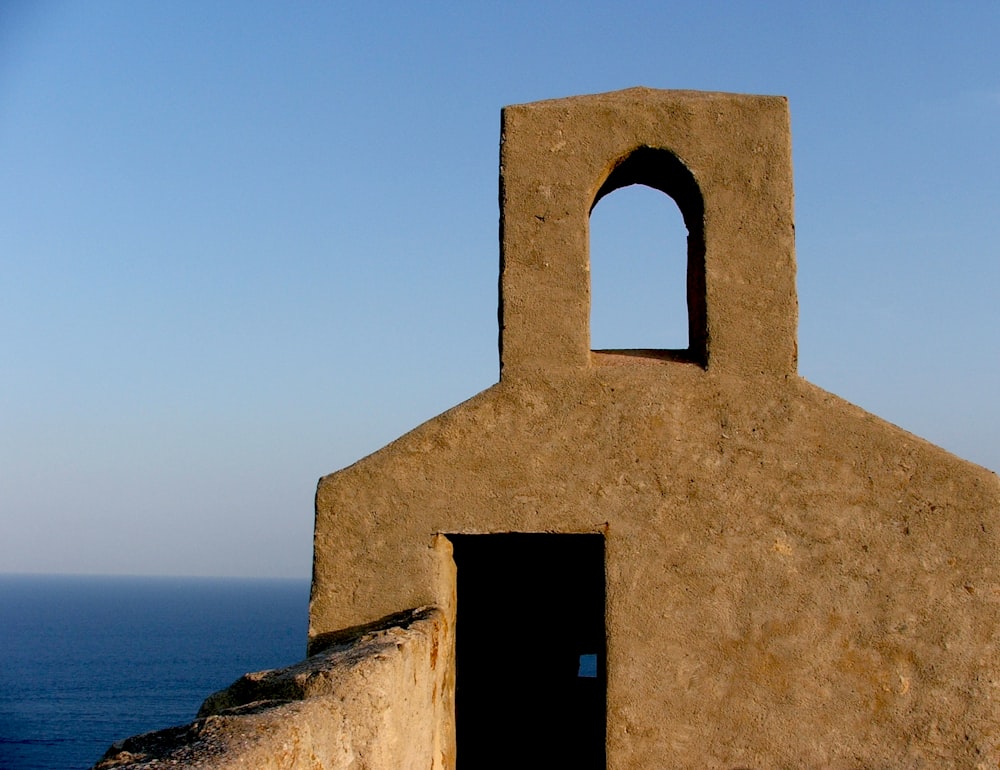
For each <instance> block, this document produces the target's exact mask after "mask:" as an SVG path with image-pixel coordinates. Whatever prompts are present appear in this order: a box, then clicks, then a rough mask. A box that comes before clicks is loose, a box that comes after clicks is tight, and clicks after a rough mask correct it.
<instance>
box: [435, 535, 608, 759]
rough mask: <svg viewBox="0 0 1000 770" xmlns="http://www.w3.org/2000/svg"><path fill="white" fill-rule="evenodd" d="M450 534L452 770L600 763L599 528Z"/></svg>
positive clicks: (602, 684)
mask: <svg viewBox="0 0 1000 770" xmlns="http://www.w3.org/2000/svg"><path fill="white" fill-rule="evenodd" d="M448 537H449V539H450V540H451V542H452V545H453V547H454V558H455V565H456V567H457V570H458V606H457V619H456V628H455V634H456V645H457V649H456V678H455V708H456V728H457V739H458V746H457V757H456V759H457V766H458V770H492V768H509V767H521V768H538V769H539V770H541V769H542V768H545V770H550V769H551V768H553V767H566V768H573V769H574V770H604V768H605V763H606V757H605V723H606V691H607V676H606V667H605V649H606V643H605V629H604V600H605V587H604V536H603V535H599V534H597V535H556V534H523V533H508V534H499V535H449V536H448Z"/></svg>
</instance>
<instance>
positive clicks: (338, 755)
mask: <svg viewBox="0 0 1000 770" xmlns="http://www.w3.org/2000/svg"><path fill="white" fill-rule="evenodd" d="M451 633H452V632H451V628H450V626H449V625H448V623H447V620H446V618H445V616H444V614H443V613H442V612H441V611H440V610H436V609H430V608H428V609H424V610H418V611H416V612H413V613H406V614H404V615H403V616H396V617H393V618H391V619H388V621H387V622H383V623H382V624H380V625H379V626H378V627H376V628H369V629H365V630H357V632H356V633H355V634H354V635H353V636H350V637H349V638H346V639H345V638H344V636H343V635H341V636H340V638H339V639H331V640H329V645H330V646H328V647H327V648H326V649H325V650H323V651H321V652H317V653H316V654H314V655H312V656H311V657H309V658H308V659H307V660H305V661H303V662H302V663H299V664H297V665H295V666H291V667H289V668H285V669H281V670H277V671H261V672H257V673H254V674H247V675H246V676H244V677H243V678H242V679H240V680H238V681H237V682H235V683H234V684H233V685H232V686H231V687H229V688H227V689H225V690H222V691H220V692H218V693H216V694H215V695H213V696H211V697H210V698H208V700H206V701H205V704H204V705H203V706H202V710H201V712H200V713H199V715H198V716H199V718H198V720H197V721H195V722H194V723H192V724H190V725H187V726H185V727H177V728H172V729H169V730H162V731H159V732H156V733H147V734H146V735H139V736H136V737H134V738H129V739H128V740H126V741H122V742H121V743H119V744H116V745H115V746H113V747H112V748H111V749H110V750H109V751H108V753H107V754H106V755H105V757H104V758H103V759H102V761H101V762H99V763H98V764H97V765H96V766H95V770H108V769H109V768H121V769H122V770H125V769H126V768H128V769H130V770H140V768H143V769H147V768H148V769H149V770H153V769H154V768H166V767H178V766H180V767H190V768H201V769H202V770H236V769H237V768H240V769H241V770H245V769H246V768H253V769H254V770H307V769H310V770H319V768H323V769H324V770H348V769H349V768H350V769H352V770H357V768H367V769H368V770H399V769H400V768H407V769H412V770H428V768H431V769H432V770H434V769H437V770H443V769H444V768H447V767H451V766H452V765H453V762H454V735H453V734H451V733H449V732H448V731H447V729H445V730H444V731H442V729H441V726H445V728H447V726H448V725H450V719H449V718H448V716H447V715H448V714H450V712H451V709H452V704H451V693H452V692H453V689H454V688H453V686H452V685H451V681H450V672H449V670H448V668H447V665H448V661H447V658H446V656H444V655H443V654H442V650H444V649H447V648H448V647H449V646H450V644H451Z"/></svg>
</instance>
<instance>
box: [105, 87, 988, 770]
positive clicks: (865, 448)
mask: <svg viewBox="0 0 1000 770" xmlns="http://www.w3.org/2000/svg"><path fill="white" fill-rule="evenodd" d="M501 142H502V146H501V171H500V198H501V213H502V217H501V254H500V294H501V297H500V350H501V353H500V358H501V378H500V382H499V383H498V384H497V385H495V386H493V387H492V388H490V389H488V390H486V391H484V392H482V393H480V394H479V395H477V396H475V397H474V398H472V399H470V400H469V401H467V402H465V403H463V404H460V405H459V406H457V407H455V408H454V409H452V410H450V411H448V412H446V413H445V414H442V415H440V416H439V417H436V418H434V419H433V420H431V421H429V422H427V423H425V424H424V425H422V426H420V427H418V428H417V429H416V430H414V431H412V432H410V433H408V434H407V435H405V436H403V437H402V438H400V439H398V440H397V441H395V442H393V443H392V444H390V445H389V446H387V447H385V448H384V449H381V450H379V451H378V452H376V453H374V454H372V455H370V456H369V457H366V458H364V459H363V460H361V461H359V462H358V463H356V464H355V465H352V466H351V467H349V468H346V469H344V470H342V471H339V472H338V473H334V474H332V475H330V476H327V477H326V478H324V479H322V480H321V481H320V484H319V488H318V491H317V495H316V532H315V560H314V575H313V587H312V603H311V607H310V621H311V622H310V650H311V653H312V656H311V657H310V658H309V659H308V660H307V661H304V662H303V663H301V664H298V665H296V666H292V667H290V668H288V669H284V670H281V671H270V672H260V673H257V674H249V675H247V676H245V677H244V678H243V679H241V680H240V681H238V682H236V683H235V684H234V685H233V686H232V687H230V688H228V689H227V690H224V691H222V692H220V693H217V694H216V695H214V696H212V697H211V698H209V699H208V700H207V701H206V703H205V705H204V706H203V708H202V714H201V717H202V718H199V719H198V720H197V721H196V722H195V723H193V724H192V725H190V726H187V727H183V728H174V729H172V730H167V731H162V732H161V733H155V734H150V735H146V736H139V737H138V738H135V739H130V740H128V741H125V742H123V743H122V744H116V746H114V747H112V749H111V750H110V751H109V752H108V754H107V755H106V757H105V759H104V760H103V761H102V762H101V763H100V764H99V767H100V768H112V767H114V768H119V770H121V768H124V767H129V768H134V770H139V768H150V769H152V768H156V767H164V766H168V765H169V766H187V767H199V768H204V769H206V770H207V769H208V768H211V769H212V770H236V769H237V768H247V767H253V768H256V769H257V770H272V769H273V770H278V769H279V768H281V769H282V770H289V769H292V768H310V769H312V770H315V769H316V768H326V769H327V770H334V769H335V768H336V769H337V770H340V769H341V768H342V769H343V770H359V768H366V769H367V770H401V769H404V768H405V769H406V770H409V769H410V768H413V769H414V770H426V768H428V767H430V768H432V770H448V769H449V768H453V767H454V766H455V764H456V761H457V764H458V766H459V768H460V769H461V770H486V769H488V768H501V767H503V768H509V767H518V768H545V770H552V769H553V768H573V769H574V770H591V769H592V770H598V769H601V768H605V767H607V768H610V770H639V769H640V768H642V769H643V770H659V769H660V768H720V769H721V768H725V769H726V770H739V769H740V768H742V769H744V770H747V769H748V768H759V769H760V770H764V769H765V768H766V769H768V770H771V769H772V768H970V769H972V768H976V769H977V770H978V769H979V768H984V769H985V768H997V767H998V766H1000V701H998V696H1000V659H998V654H997V643H998V630H1000V574H998V561H1000V557H998V547H997V546H998V542H1000V482H998V479H997V476H996V475H995V474H993V473H991V472H989V471H987V470H985V469H984V468H980V467H978V466H975V465H972V464H970V463H967V462H964V461H962V460H960V459H958V458H957V457H954V456H953V455H950V454H948V453H947V452H945V451H943V450H942V449H939V448H937V447H935V446H932V445H931V444H928V443H927V442H926V441H923V440H921V439H919V438H917V437H916V436H913V435H911V434H909V433H907V432H906V431H904V430H901V429H900V428H897V427H896V426H894V425H890V424H888V423H886V422H884V421H882V420H880V419H878V418H877V417H875V416H873V415H871V414H868V413H866V412H864V411H863V410H861V409H859V408H857V407H855V406H852V405H851V404H848V403H846V402H844V401H842V400H841V399H839V398H837V397H836V396H834V395H832V394H830V393H827V392H825V391H823V390H821V389H819V388H818V387H816V386H815V385H812V384H810V383H808V382H806V381H805V380H803V379H801V378H800V377H799V376H798V374H797V371H796V320H797V318H796V316H797V301H796V295H795V257H794V224H793V218H792V171H791V146H790V137H789V125H788V105H787V103H786V101H785V100H784V99H782V98H779V97H766V96H742V95H734V94H717V93H694V92H688V91H653V90H650V89H644V88H635V89H630V90H627V91H621V92H617V93H611V94H600V95H596V96H582V97H575V98H571V99H562V100H556V101H548V102H539V103H536V104H528V105H521V106H515V107H508V108H507V109H506V110H504V113H503V133H502V138H501ZM630 184H645V185H649V186H650V187H653V188H655V189H658V190H661V191H662V192H664V193H665V194H667V195H668V196H670V197H671V198H673V200H674V201H675V202H676V203H677V205H678V207H679V208H680V211H681V213H682V215H683V217H684V221H685V224H686V226H687V229H688V232H689V235H688V266H687V284H688V285H687V296H688V317H689V341H690V344H689V345H688V347H687V348H686V349H685V350H618V351H595V350H591V349H590V341H589V336H590V335H589V314H590V313H589V311H590V280H589V260H588V240H589V238H588V225H589V216H590V212H591V210H592V208H593V207H594V204H595V203H596V202H597V201H598V200H599V199H600V198H601V197H602V196H603V195H605V194H607V193H608V192H611V191H612V190H615V189H617V188H620V187H623V186H626V185H630ZM456 726H457V731H456ZM456 732H457V737H456Z"/></svg>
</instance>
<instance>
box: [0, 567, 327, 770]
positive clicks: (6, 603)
mask: <svg viewBox="0 0 1000 770" xmlns="http://www.w3.org/2000/svg"><path fill="white" fill-rule="evenodd" d="M308 599H309V581H307V580H243V579H214V578H137V577H89V576H88V577H78V576H26V575H0V769H2V770H49V769H50V768H51V769H54V768H59V769H60V770H64V769H65V770H74V768H79V769H80V770H83V769H84V768H88V767H90V766H91V765H92V764H93V763H94V762H96V761H97V760H98V759H99V758H100V756H101V755H102V754H103V753H104V751H105V750H106V749H107V748H108V746H110V745H111V743H113V742H114V741H115V740H118V739H120V738H124V737H126V736H129V735H133V734H135V733H140V732H146V731H148V730H154V729H159V728H162V727H168V726H170V725H176V724H183V723H185V722H190V721H191V720H192V719H194V716H195V713H196V712H197V710H198V707H199V706H200V705H201V702H202V700H204V698H205V697H206V696H207V695H209V694H210V693H212V692H214V691H215V690H218V689H221V688H222V687H225V686H226V685H228V684H230V683H231V682H232V681H233V680H234V679H236V678H237V677H239V676H240V675H241V674H243V673H245V672H247V671H257V670H260V669H264V668H277V667H280V666H285V665H288V664H290V663H294V662H295V661H297V660H300V659H301V658H303V657H304V655H305V640H306V623H307V604H308Z"/></svg>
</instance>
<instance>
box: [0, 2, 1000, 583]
mask: <svg viewBox="0 0 1000 770" xmlns="http://www.w3.org/2000/svg"><path fill="white" fill-rule="evenodd" d="M998 33H1000V4H997V3H995V2H964V3H945V2H940V3H920V2H874V3H837V4H833V3H825V4H820V3H809V2H758V3H736V2H733V3H711V2H704V1H702V2H671V3H664V2H655V3H652V2H651V3H619V4H614V5H613V6H612V4H607V5H604V6H596V5H591V4H585V3H579V2H577V3H568V2H567V3H538V2H533V3H514V2H508V3H503V4H487V3H433V2H427V3H377V2H375V3H365V4H344V3H309V2H296V3H277V2H274V3H247V2H217V3H194V2H174V3H136V2H131V1H128V2H125V1H123V2H110V1H104V0H97V1H95V2H91V3H73V2H21V1H20V0H7V2H5V3H4V4H3V5H2V6H0V169H2V174H0V267H2V281H0V341H2V351H3V352H2V358H0V532H2V536H0V572H83V573H94V572H97V573H131V574H198V575H259V576H272V575H273V576H306V575H308V574H309V570H310V564H311V536H312V496H313V492H314V489H315V483H316V480H317V479H318V477H319V476H321V475H323V474H325V473H328V472H331V471H333V470H336V469H337V468H340V467H342V466H344V465H347V464H349V463H351V462H353V461H354V460H356V459H358V458H360V457H361V456H363V455H365V454H367V453H369V452H371V451H373V450H374V449H377V448H378V447H380V446H382V445H383V444H385V443H387V442H388V441H390V440H392V439H393V438H395V437H396V436H398V435H400V434H401V433H403V432H405V431H406V430H408V429H410V428H412V427H414V426H415V425H417V424H419V423H420V422H422V421H424V420H426V419H428V418H430V417H432V416H434V415H435V414H437V413H439V412H441V411H443V410H444V409H446V408H448V407H450V406H452V405H453V404H455V403H458V402H460V401H462V400H464V399H466V398H468V397H469V396H471V395H473V394H475V393H476V392H478V391H480V390H482V389H483V388H486V387H488V386H489V385H491V384H492V383H493V382H494V381H495V380H496V376H497V355H496V277H497V275H496V274H497V214H498V212H497V188H496V184H497V146H498V134H499V111H500V108H501V107H502V106H503V105H505V104H511V103H519V102H527V101H534V100H537V99H545V98H553V97H559V96H568V95H572V94H579V93H592V92H599V91H608V90H614V89H618V88H625V87H629V86H634V85H647V86H652V87H657V88H692V89H705V90H719V91H739V92H749V93H767V94H783V95H786V96H788V97H789V99H790V106H791V112H792V126H793V150H794V164H795V182H796V219H797V230H796V232H797V239H798V243H797V249H798V262H799V273H798V286H799V300H800V307H801V316H800V331H799V349H800V371H801V373H802V374H803V376H805V377H806V378H808V379H810V380H811V381H813V382H815V383H817V384H818V385H820V386H822V387H824V388H826V389H828V390H831V391H833V392H834V393H837V394H839V395H841V396H843V397H845V398H847V399H848V400H850V401H853V402H855V403H857V404H859V405H861V406H862V407H864V408H866V409H869V410H871V411H873V412H875V413H876V414H879V415H881V416H883V417H885V418H886V419H889V420H890V421H892V422H895V423H897V424H899V425H901V426H903V427H904V428H907V429H908V430H911V431H913V432H914V433H917V434H918V435H921V436H924V437H925V438H928V439H930V440H931V441H934V442H935V443H938V444H940V445H942V446H944V447H945V448H947V449H949V450H951V451H953V452H956V453H958V454H959V455H961V456H963V457H966V458H968V459H970V460H973V461H975V462H978V463H980V464H982V465H985V466H987V467H989V468H991V469H994V470H997V469H1000V440H998V438H997V437H998V436H1000V406H998V400H997V394H998V393H1000V334H998V329H1000V303H998V300H997V298H998V296H1000V143H998V141H997V137H998V136H1000V47H998V46H997V45H996V39H997V37H998ZM592 228H593V240H592V247H593V252H594V263H595V264H594V270H595V274H594V282H595V286H594V291H595V295H596V298H595V309H594V319H593V323H594V326H595V335H596V336H597V337H598V339H597V340H595V346H600V345H602V344H607V345H609V346H613V345H622V346H630V345H633V344H642V345H645V344H651V345H660V344H662V345H664V346H671V345H673V344H674V343H673V341H672V340H673V339H675V338H676V336H677V334H678V331H677V329H676V328H674V326H673V325H675V324H676V323H677V321H676V318H677V316H678V314H677V313H676V312H675V311H676V310H677V302H679V301H680V299H679V297H680V295H679V294H678V295H677V297H678V299H677V301H675V300H674V299H673V295H670V294H669V292H667V293H666V295H665V296H666V297H667V300H668V301H662V299H661V298H660V297H658V296H657V295H656V294H655V293H649V291H648V288H649V287H650V286H657V285H664V286H671V285H674V284H676V280H675V277H676V268H677V265H678V261H677V260H678V259H680V257H679V254H680V251H677V252H676V253H674V252H671V251H670V250H669V249H664V247H663V245H662V244H663V242H664V240H666V241H670V242H674V241H677V240H679V238H680V235H679V233H680V230H679V217H677V215H676V208H675V207H674V206H673V204H672V203H671V202H670V201H669V199H666V198H664V197H663V196H660V195H659V194H656V193H652V192H651V191H648V190H644V189H642V188H630V189H628V190H624V191H621V192H619V193H616V194H614V195H612V196H610V197H609V198H607V199H605V200H604V201H602V202H601V204H600V205H599V206H598V207H597V209H596V210H595V212H594V215H593V220H592ZM682 248H683V247H682V246H678V249H682ZM622 254H626V255H629V257H628V259H629V260H630V263H629V264H632V265H634V266H635V267H634V268H633V269H630V270H628V271H623V270H621V269H619V265H620V264H621V262H616V258H618V257H620V256H621V255H622ZM671 270H674V271H675V272H673V273H672V272H670V271H671ZM657 271H662V272H657ZM631 274H638V275H643V276H647V278H646V279H645V280H642V281H638V282H632V284H631V285H630V284H629V282H628V281H627V280H625V281H624V282H623V283H622V285H619V279H620V278H621V277H622V276H623V275H624V276H625V278H627V277H628V275H631ZM648 276H654V277H655V276H662V280H661V279H660V278H656V279H655V280H650V279H649V278H648ZM643 292H646V293H645V294H644V293H643ZM665 308H666V309H665ZM671 308H672V309H671ZM633 315H635V316H636V317H633ZM661 325H662V329H663V331H662V335H663V336H662V337H660V336H659V335H660V334H661V331H660V328H661ZM650 328H653V329H655V330H656V332H655V335H654V338H653V339H649V340H647V339H646V338H645V337H644V338H643V339H642V340H639V341H636V340H635V339H634V335H636V334H639V335H643V334H647V333H649V332H648V331H647V330H648V329H650ZM602 335H603V337H602ZM672 335H673V336H672ZM602 339H603V340H604V341H602ZM661 340H662V342H661Z"/></svg>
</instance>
